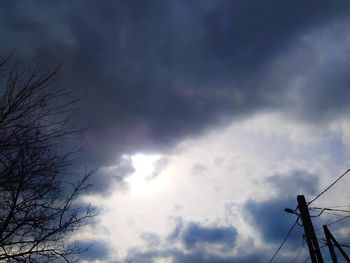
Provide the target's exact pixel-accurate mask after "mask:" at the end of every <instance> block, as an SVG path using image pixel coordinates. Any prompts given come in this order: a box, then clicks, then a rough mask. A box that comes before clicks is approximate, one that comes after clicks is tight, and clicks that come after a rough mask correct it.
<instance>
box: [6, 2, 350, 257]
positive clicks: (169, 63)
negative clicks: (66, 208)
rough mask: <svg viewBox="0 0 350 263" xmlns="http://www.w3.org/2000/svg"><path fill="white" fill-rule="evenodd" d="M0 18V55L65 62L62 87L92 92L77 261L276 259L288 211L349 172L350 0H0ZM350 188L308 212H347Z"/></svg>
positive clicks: (340, 228)
mask: <svg viewBox="0 0 350 263" xmlns="http://www.w3.org/2000/svg"><path fill="white" fill-rule="evenodd" d="M0 19H1V23H0V33H1V36H2V38H1V39H2V41H1V53H2V54H4V55H5V54H8V53H9V52H11V51H13V50H15V56H16V57H17V58H19V59H21V60H23V61H25V62H43V63H47V64H49V65H54V64H55V62H58V61H60V60H63V61H64V67H63V68H62V70H61V73H60V76H59V78H58V79H57V82H56V83H55V85H60V86H62V87H64V88H67V89H70V90H74V91H77V92H79V93H83V94H85V96H84V99H83V101H82V106H81V111H80V114H79V117H77V118H76V121H77V122H78V123H80V124H88V125H89V127H90V129H89V130H88V133H87V135H86V138H85V140H84V141H83V152H82V153H81V158H79V161H78V162H79V164H78V166H79V165H81V166H85V165H87V166H88V167H92V168H95V167H96V168H99V169H98V170H97V172H96V173H95V176H94V177H93V178H92V179H91V180H92V183H93V188H92V189H91V190H90V191H89V192H88V193H87V194H86V195H85V196H84V197H83V199H84V200H85V201H88V202H92V203H93V204H94V205H95V206H96V207H97V208H98V209H99V211H100V214H99V216H98V217H96V218H95V219H94V220H93V221H92V222H91V223H90V224H89V225H88V226H86V227H85V228H84V229H82V231H80V232H79V233H77V234H76V235H75V236H74V237H72V242H76V243H78V244H92V247H91V249H90V251H89V252H88V253H86V254H83V255H81V261H82V262H89V263H91V262H96V263H116V262H126V261H128V262H131V263H139V262H140V263H141V262H145V263H153V262H154V263H194V262H203V263H219V262H220V263H226V262H237V263H243V262H258V263H260V262H267V261H268V260H269V259H270V258H271V256H272V255H273V253H274V252H275V251H276V249H277V247H278V246H279V244H280V243H281V242H282V240H283V238H284V236H285V235H286V233H287V232H288V230H289V229H290V227H291V225H292V224H293V223H294V221H295V219H296V218H295V215H292V214H287V213H285V212H283V209H284V208H285V207H291V208H295V207H296V196H297V195H298V194H304V195H305V196H306V198H307V199H308V200H310V199H311V198H312V197H314V196H315V195H317V194H318V193H319V192H320V191H322V189H324V188H325V187H326V186H328V185H329V184H330V183H331V182H332V181H333V180H334V179H335V178H336V177H337V176H338V175H339V174H341V173H342V172H344V171H345V170H346V169H348V168H349V167H350V159H349V157H350V150H349V146H350V120H349V118H348V116H349V113H350V103H349V102H350V74H349V73H350V2H349V1H347V0H346V1H345V0H344V1H341V0H339V1H322V0H320V1H311V0H303V1H297V0H293V1H289V0H284V1H281V0H270V1H257V0H255V1H254V0H245V1H243V0H227V1H225V0H217V1H215V0H186V1H185V0H149V1H141V0H140V1H136V0H135V1H134V0H130V1H126V0H124V1H123V0H119V1H117V0H115V1H107V0H103V1H98V0H95V1H92V0H91V1H90V0H84V1H83V0H81V1H79V0H75V1H68V0H67V1H2V2H1V3H0ZM349 183H350V178H344V180H343V181H342V183H339V184H337V185H336V186H334V187H333V188H332V189H331V190H330V191H328V192H327V193H326V194H325V195H323V196H322V197H321V198H319V199H318V200H317V201H315V203H314V205H315V206H317V207H334V206H339V205H349V202H348V200H349V198H350V193H349V191H348V187H347V186H348V185H349ZM335 219H337V215H334V214H326V213H325V214H323V215H322V216H320V217H318V218H315V219H314V223H315V227H316V228H318V227H319V226H321V225H322V223H325V222H326V223H327V222H332V221H334V220H335ZM332 227H333V228H332V230H333V231H334V232H337V233H340V232H342V233H343V234H348V233H349V230H348V229H347V228H346V225H345V224H343V225H334V226H332ZM346 231H348V232H346ZM319 234H322V233H321V232H319ZM302 243H303V239H302V229H301V227H299V226H297V227H296V228H295V230H294V231H293V233H292V235H291V236H290V238H289V239H288V242H287V243H286V245H285V246H284V247H283V249H282V250H281V252H280V253H279V254H278V256H277V258H276V261H277V262H291V261H292V260H293V259H294V257H295V256H296V255H297V253H298V251H299V248H300V247H301V245H302ZM306 257H307V250H306V249H302V250H301V252H300V255H299V256H298V258H297V260H296V262H303V260H304V259H305V258H306Z"/></svg>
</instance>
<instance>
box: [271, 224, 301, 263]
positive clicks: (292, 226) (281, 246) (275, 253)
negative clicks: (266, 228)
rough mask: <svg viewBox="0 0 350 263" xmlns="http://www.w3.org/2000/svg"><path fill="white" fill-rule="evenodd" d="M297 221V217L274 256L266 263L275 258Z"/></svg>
mask: <svg viewBox="0 0 350 263" xmlns="http://www.w3.org/2000/svg"><path fill="white" fill-rule="evenodd" d="M298 219H299V217H298V218H297V220H295V222H294V224H293V225H292V227H291V228H290V229H289V231H288V233H287V235H286V237H285V238H284V239H283V241H282V243H281V245H280V246H279V247H278V248H277V250H276V252H275V254H273V256H272V257H271V259H270V260H269V262H268V263H271V262H272V261H273V260H274V258H275V257H276V256H277V254H278V252H279V251H280V250H281V248H282V247H283V245H284V243H285V242H286V241H287V239H288V238H289V236H290V234H291V233H292V231H293V229H294V227H295V226H296V224H297V222H298Z"/></svg>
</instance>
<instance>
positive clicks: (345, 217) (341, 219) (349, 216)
mask: <svg viewBox="0 0 350 263" xmlns="http://www.w3.org/2000/svg"><path fill="white" fill-rule="evenodd" d="M347 218H350V215H348V216H344V217H343V218H340V219H338V220H336V221H334V222H331V223H329V224H327V226H331V225H334V224H336V223H338V222H340V221H343V220H345V219H347Z"/></svg>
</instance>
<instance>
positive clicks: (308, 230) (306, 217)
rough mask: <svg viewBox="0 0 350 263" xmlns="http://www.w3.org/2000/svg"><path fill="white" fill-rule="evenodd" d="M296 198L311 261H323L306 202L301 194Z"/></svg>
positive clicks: (316, 262)
mask: <svg viewBox="0 0 350 263" xmlns="http://www.w3.org/2000/svg"><path fill="white" fill-rule="evenodd" d="M297 200H298V207H299V211H300V217H301V220H302V222H303V227H304V232H305V237H306V242H307V245H308V248H309V253H310V258H311V262H312V263H323V258H322V254H321V250H320V247H319V245H318V242H317V238H316V234H315V230H314V227H313V225H312V222H311V218H310V213H309V209H308V207H307V204H306V200H305V197H304V196H303V195H298V197H297Z"/></svg>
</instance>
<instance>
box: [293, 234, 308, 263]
mask: <svg viewBox="0 0 350 263" xmlns="http://www.w3.org/2000/svg"><path fill="white" fill-rule="evenodd" d="M305 242H306V241H305V239H304V240H303V243H302V245H301V247H300V249H299V251H298V253H297V254H296V256H295V257H294V259H293V261H292V263H295V261H296V260H297V258H298V257H299V255H300V252H301V250H302V249H303V248H304V246H305Z"/></svg>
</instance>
